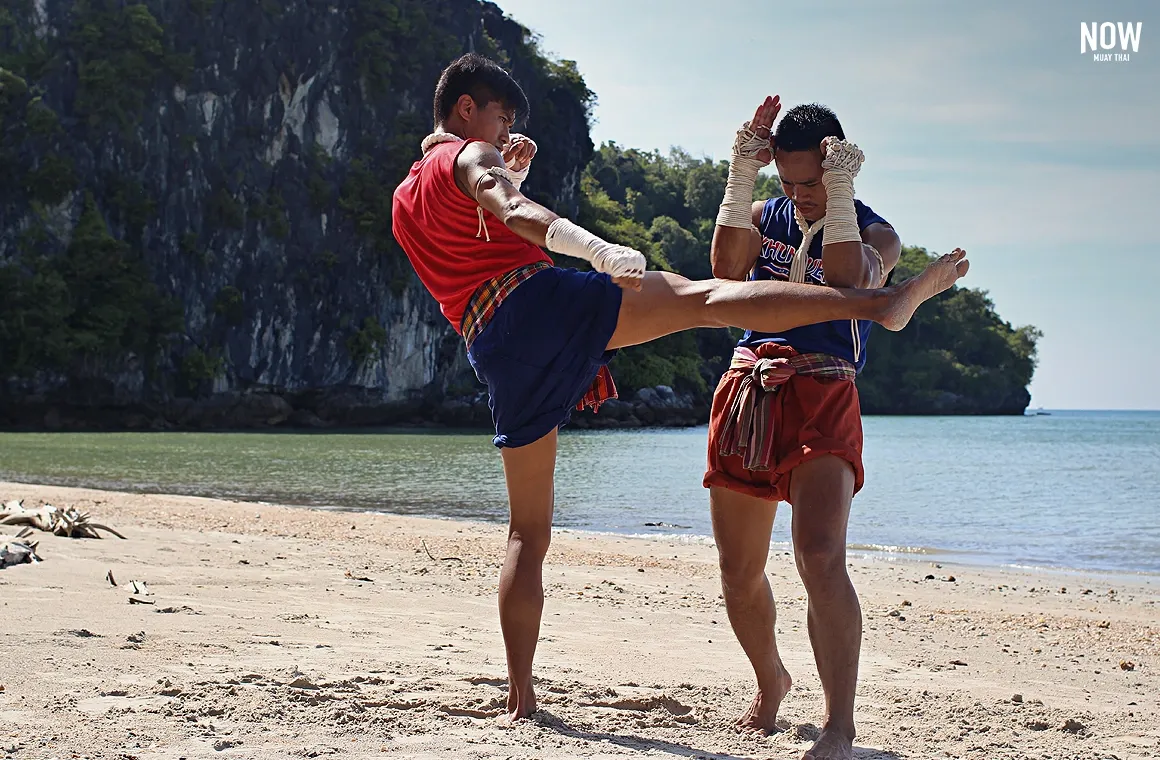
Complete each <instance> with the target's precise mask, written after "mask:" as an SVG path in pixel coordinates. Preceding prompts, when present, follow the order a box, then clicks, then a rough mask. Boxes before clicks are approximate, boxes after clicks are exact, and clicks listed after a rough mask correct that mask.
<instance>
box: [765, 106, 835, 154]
mask: <svg viewBox="0 0 1160 760" xmlns="http://www.w3.org/2000/svg"><path fill="white" fill-rule="evenodd" d="M827 137H837V138H838V139H840V140H845V139H846V133H845V132H843V131H842V125H841V124H840V123H839V122H838V117H837V116H835V115H834V112H833V111H831V110H830V109H829V108H826V107H825V106H823V105H821V104H819V103H807V104H805V105H801V106H794V107H793V108H791V109H789V110H788V111H786V113H785V116H783V117H782V119H781V121H780V122H779V123H778V125H777V131H775V132H774V133H773V144H774V145H776V146H777V149H778V150H787V151H790V152H791V153H792V152H795V151H801V150H818V149H819V147H820V146H821V144H822V140H824V139H825V138H827Z"/></svg>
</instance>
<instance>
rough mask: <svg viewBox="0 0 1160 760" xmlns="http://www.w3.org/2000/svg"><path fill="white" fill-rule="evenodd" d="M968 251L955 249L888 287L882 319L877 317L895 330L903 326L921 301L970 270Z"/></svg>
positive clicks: (931, 296)
mask: <svg viewBox="0 0 1160 760" xmlns="http://www.w3.org/2000/svg"><path fill="white" fill-rule="evenodd" d="M970 266H971V262H969V261H967V252H966V251H964V250H963V249H961V248H956V249H955V250H954V251H952V252H951V253H948V254H945V255H943V256H940V257H939V258H938V260H936V261H935V262H933V263H932V264H931V265H930V266H928V267H927V268H926V269H924V270H923V271H922V273H921V274H920V275H918V276H917V277H912V278H910V279H909V280H907V281H906V282H904V283H902V284H901V285H898V286H896V287H894V288H891V289H890V290H892V291H893V292H892V293H891V294H890V303H889V304H888V305H887V307H886V312H885V314H884V315H883V316H882V318H881V319H879V320H877V322H879V323H880V324H881V325H882V326H883V327H885V328H886V329H887V330H893V331H895V332H897V331H898V330H901V329H902V328H904V327H906V325H907V323H908V322H910V318H911V317H913V316H914V312H915V310H916V309H918V307H919V306H921V305H922V303H923V302H924V301H927V300H929V299H931V298H934V297H935V296H937V295H938V294H939V293H941V292H943V291H944V290H947V289H948V288H950V287H951V286H952V285H954V284H955V282H957V281H958V279H959V278H960V277H962V276H963V275H965V274H966V273H967V270H968V269H970Z"/></svg>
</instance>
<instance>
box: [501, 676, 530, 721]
mask: <svg viewBox="0 0 1160 760" xmlns="http://www.w3.org/2000/svg"><path fill="white" fill-rule="evenodd" d="M535 711H536V691H535V689H533V688H532V682H531V680H530V679H529V680H528V682H527V684H525V685H524V686H523V687H516V686H510V685H509V687H508V701H507V710H506V711H505V712H504V714H503V715H501V716H499V717H498V718H496V723H498V724H499V725H500V726H501V727H504V728H510V727H511V726H512V724H514V723H515V722H516V721H517V720H523V719H524V718H527V717H529V716H530V715H531V714H532V713H534V712H535Z"/></svg>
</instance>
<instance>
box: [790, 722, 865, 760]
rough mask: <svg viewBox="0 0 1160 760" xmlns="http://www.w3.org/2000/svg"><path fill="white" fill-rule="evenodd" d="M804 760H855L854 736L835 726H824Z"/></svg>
mask: <svg viewBox="0 0 1160 760" xmlns="http://www.w3.org/2000/svg"><path fill="white" fill-rule="evenodd" d="M802 760H854V737H853V736H850V735H848V734H845V733H843V732H841V731H839V730H837V729H834V728H823V729H822V734H821V736H819V737H818V740H817V741H816V742H814V746H812V747H810V748H809V749H808V750H806V753H805V754H804V755H802Z"/></svg>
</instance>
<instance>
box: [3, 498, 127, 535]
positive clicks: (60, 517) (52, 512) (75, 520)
mask: <svg viewBox="0 0 1160 760" xmlns="http://www.w3.org/2000/svg"><path fill="white" fill-rule="evenodd" d="M0 525H27V526H29V527H31V528H36V529H37V530H42V531H44V532H45V533H55V534H56V535H58V536H65V537H66V538H103V536H101V534H100V533H98V532H97V531H101V530H103V531H105V532H107V533H112V534H113V535H114V536H116V537H117V538H124V536H123V535H121V534H120V533H118V532H117V531H115V530H113V529H112V528H110V527H109V526H107V525H104V524H102V523H98V522H93V521H92V520H91V519H90V518H89V513H88V512H79V511H77V510H76V509H75V508H73V507H68V508H66V509H61V508H60V507H54V506H52V505H51V504H45V505H44V506H43V507H41V508H40V509H25V508H24V502H23V501H10V502H8V503H7V504H5V505H4V506H3V508H0Z"/></svg>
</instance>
